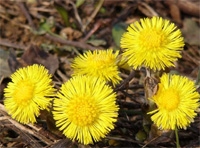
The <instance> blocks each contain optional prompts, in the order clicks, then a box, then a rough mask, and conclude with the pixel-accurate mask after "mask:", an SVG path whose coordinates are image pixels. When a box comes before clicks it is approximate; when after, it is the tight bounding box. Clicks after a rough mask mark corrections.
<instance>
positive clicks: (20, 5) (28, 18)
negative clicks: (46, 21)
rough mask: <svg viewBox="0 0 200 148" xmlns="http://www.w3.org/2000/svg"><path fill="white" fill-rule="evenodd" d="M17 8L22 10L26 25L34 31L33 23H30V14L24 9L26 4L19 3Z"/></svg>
mask: <svg viewBox="0 0 200 148" xmlns="http://www.w3.org/2000/svg"><path fill="white" fill-rule="evenodd" d="M19 8H20V9H21V10H22V12H23V13H24V15H25V17H26V19H27V20H28V24H29V25H30V26H31V28H32V29H34V30H35V29H36V28H35V25H34V23H33V21H32V18H31V16H30V14H29V12H28V10H27V8H26V3H25V2H20V3H19Z"/></svg>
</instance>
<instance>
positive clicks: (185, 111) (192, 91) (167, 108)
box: [149, 74, 200, 130]
mask: <svg viewBox="0 0 200 148" xmlns="http://www.w3.org/2000/svg"><path fill="white" fill-rule="evenodd" d="M158 86H159V89H158V91H157V93H156V94H155V95H154V96H153V97H152V100H153V101H154V102H155V103H156V105H157V109H155V110H154V111H151V112H149V114H153V115H152V116H151V119H152V121H153V122H154V123H155V124H156V125H157V126H158V127H159V128H161V129H172V130H174V129H175V128H176V127H177V128H183V129H186V127H187V126H188V125H189V124H190V123H191V122H193V119H194V117H195V116H196V115H197V113H196V112H195V111H196V110H197V108H198V107H199V99H200V95H199V93H198V92H197V91H196V88H195V84H194V82H193V81H191V80H189V79H188V78H187V77H183V76H179V75H169V74H163V76H162V77H161V80H160V83H159V85H158Z"/></svg>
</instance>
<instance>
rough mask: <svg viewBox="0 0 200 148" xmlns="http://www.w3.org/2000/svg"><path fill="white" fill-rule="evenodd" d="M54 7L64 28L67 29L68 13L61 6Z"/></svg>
mask: <svg viewBox="0 0 200 148" xmlns="http://www.w3.org/2000/svg"><path fill="white" fill-rule="evenodd" d="M55 7H56V10H57V11H58V13H59V14H60V15H61V17H62V19H63V21H64V23H65V25H66V27H69V26H70V22H69V15H68V12H67V11H66V10H65V8H63V7H62V6H59V5H55Z"/></svg>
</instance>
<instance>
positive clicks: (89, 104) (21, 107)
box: [4, 17, 200, 145]
mask: <svg viewBox="0 0 200 148" xmlns="http://www.w3.org/2000/svg"><path fill="white" fill-rule="evenodd" d="M183 46H184V41H183V37H181V32H180V30H179V29H177V28H176V26H175V25H174V24H173V23H170V22H169V21H168V20H164V19H162V18H160V17H153V18H151V19H149V18H146V19H141V20H140V22H135V23H133V24H131V25H130V26H129V27H128V29H127V32H126V33H124V35H123V36H122V38H121V47H122V48H123V49H124V50H123V53H122V55H120V54H119V51H116V52H114V51H113V50H112V49H110V50H95V51H93V52H92V51H87V52H85V53H84V54H83V55H79V56H78V57H76V58H75V59H74V61H73V63H72V65H71V67H72V68H73V70H74V73H73V75H72V78H70V79H69V80H68V81H67V82H65V83H64V84H62V86H61V89H60V91H59V92H57V93H56V90H55V89H54V86H53V82H52V79H51V75H50V74H48V70H47V69H45V67H44V66H41V65H37V64H34V65H32V66H28V67H25V68H20V69H19V70H17V71H16V72H15V73H14V74H12V75H11V79H12V82H9V83H8V86H7V88H5V91H4V92H5V95H4V96H5V100H4V105H5V107H6V109H7V111H8V113H9V114H10V115H11V116H12V118H14V119H16V120H17V121H19V122H21V123H23V124H26V123H35V122H36V117H38V116H39V114H40V110H43V109H48V107H49V106H50V105H51V102H52V100H53V111H52V113H53V117H54V119H55V121H56V126H57V127H59V129H60V130H61V131H63V134H64V135H66V137H68V138H70V139H72V140H77V141H78V142H80V143H82V144H85V145H87V144H90V143H93V141H95V142H97V141H99V140H100V139H101V138H104V137H105V136H106V135H107V134H108V133H109V132H110V131H111V130H112V129H113V128H114V123H115V122H116V120H117V116H118V110H119V107H118V105H116V97H117V95H116V93H115V92H114V90H113V88H112V87H111V86H110V85H109V84H112V85H113V86H116V85H117V84H119V83H120V81H121V80H122V78H121V77H120V71H119V67H118V65H120V62H122V61H120V60H119V59H122V60H124V59H126V60H125V61H127V63H128V65H129V66H130V67H133V68H134V69H138V68H140V67H142V66H144V67H146V68H149V69H152V70H154V71H156V70H161V69H162V70H164V69H165V68H166V67H169V66H174V64H173V63H174V62H175V61H176V60H177V59H178V58H180V57H181V55H180V52H181V50H182V49H183ZM119 57H121V58H119ZM123 62H124V61H123ZM158 85H159V89H158V91H157V93H156V94H155V95H154V96H153V97H152V98H149V99H151V100H152V101H154V102H155V104H156V105H157V109H156V110H154V111H151V112H149V114H152V118H151V119H152V121H153V122H154V123H155V124H156V125H157V126H158V127H159V128H161V129H175V128H176V127H178V128H186V127H187V126H188V125H189V124H190V123H191V122H192V121H193V119H194V117H195V116H196V112H195V111H196V109H197V108H198V107H199V102H198V101H199V98H200V95H199V93H198V92H197V91H196V88H195V84H194V82H193V81H191V80H189V79H188V78H186V77H183V76H179V75H170V74H163V76H162V77H161V78H160V83H159V84H158ZM55 93H56V95H55Z"/></svg>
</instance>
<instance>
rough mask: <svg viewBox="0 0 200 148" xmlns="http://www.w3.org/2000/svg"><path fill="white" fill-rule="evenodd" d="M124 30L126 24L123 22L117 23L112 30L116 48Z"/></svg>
mask: <svg viewBox="0 0 200 148" xmlns="http://www.w3.org/2000/svg"><path fill="white" fill-rule="evenodd" d="M126 28H127V24H125V23H123V22H119V23H117V24H115V25H114V26H113V28H112V37H113V40H114V42H115V44H116V46H117V47H120V40H121V37H122V34H124V32H125V31H126Z"/></svg>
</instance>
